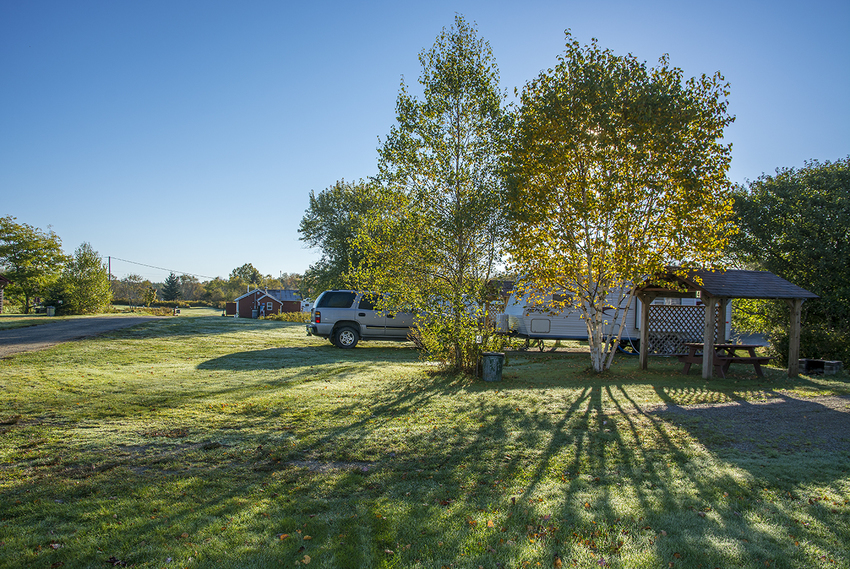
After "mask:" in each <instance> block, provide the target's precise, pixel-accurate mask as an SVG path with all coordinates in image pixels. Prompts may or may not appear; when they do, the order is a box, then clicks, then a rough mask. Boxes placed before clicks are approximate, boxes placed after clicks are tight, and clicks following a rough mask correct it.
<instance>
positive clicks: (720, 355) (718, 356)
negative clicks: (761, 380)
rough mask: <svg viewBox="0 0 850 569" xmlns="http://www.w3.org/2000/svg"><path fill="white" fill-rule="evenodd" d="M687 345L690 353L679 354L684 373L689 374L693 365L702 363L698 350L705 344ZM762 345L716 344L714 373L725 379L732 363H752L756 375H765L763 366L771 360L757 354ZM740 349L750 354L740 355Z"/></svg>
mask: <svg viewBox="0 0 850 569" xmlns="http://www.w3.org/2000/svg"><path fill="white" fill-rule="evenodd" d="M685 346H687V348H688V354H687V355H682V356H679V361H680V362H682V363H684V364H685V367H684V369H682V373H683V374H685V375H687V374H688V372H689V371H690V370H691V365H693V364H700V365H702V354H697V350H701V349H702V348H703V347H704V346H703V344H698V343H690V342H688V343H685ZM760 347H761V346H760V345H758V344H714V361H713V363H714V373H716V374H719V375H720V376H721V377H723V378H724V379H725V378H726V372H727V371H729V366H731V365H732V364H752V366H753V368H754V369H755V370H756V375H758V376H759V377H764V373H762V370H761V366H762V364H767V363H768V362H770V358H768V357H765V356H757V355H756V348H760ZM738 350H745V351H746V352H747V353H748V354H749V355H746V356H744V355H741V356H739V355H738V354H737V352H738Z"/></svg>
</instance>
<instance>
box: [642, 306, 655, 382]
mask: <svg viewBox="0 0 850 569" xmlns="http://www.w3.org/2000/svg"><path fill="white" fill-rule="evenodd" d="M638 298H639V299H640V361H639V362H638V363H639V366H640V369H647V367H648V366H649V305H650V304H652V301H653V300H654V299H655V295H652V294H642V295H640V296H638Z"/></svg>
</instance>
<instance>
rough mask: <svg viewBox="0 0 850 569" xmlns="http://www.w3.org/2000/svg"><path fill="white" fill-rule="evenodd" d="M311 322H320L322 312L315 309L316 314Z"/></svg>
mask: <svg viewBox="0 0 850 569" xmlns="http://www.w3.org/2000/svg"><path fill="white" fill-rule="evenodd" d="M313 322H315V323H316V324H321V323H322V313H321V312H319V311H318V310H317V311H316V316H315V317H314V318H313Z"/></svg>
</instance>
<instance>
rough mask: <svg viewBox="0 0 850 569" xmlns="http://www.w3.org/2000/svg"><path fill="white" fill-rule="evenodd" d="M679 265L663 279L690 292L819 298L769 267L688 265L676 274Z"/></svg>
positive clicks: (655, 288) (657, 289)
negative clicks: (688, 267)
mask: <svg viewBox="0 0 850 569" xmlns="http://www.w3.org/2000/svg"><path fill="white" fill-rule="evenodd" d="M677 271H680V269H678V268H677V267H669V268H668V270H667V274H666V275H662V276H661V277H660V280H664V281H669V282H671V283H674V284H678V285H679V286H684V287H686V288H687V289H688V291H690V292H700V293H705V294H707V295H709V296H714V297H724V298H788V299H791V298H803V299H807V298H818V295H816V294H815V293H813V292H809V291H807V290H806V289H803V288H800V287H798V286H797V285H795V284H792V283H790V282H788V281H786V280H785V279H783V278H782V277H778V276H776V275H774V274H773V273H771V272H769V271H747V270H740V269H729V270H719V271H712V270H708V269H688V270H686V273H685V276H681V275H677V274H676V272H677ZM640 290H642V291H644V292H661V291H663V290H664V288H663V287H659V286H655V285H645V286H643V287H640Z"/></svg>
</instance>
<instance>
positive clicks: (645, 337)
mask: <svg viewBox="0 0 850 569" xmlns="http://www.w3.org/2000/svg"><path fill="white" fill-rule="evenodd" d="M695 295H699V297H700V298H701V299H702V303H703V305H704V306H705V332H704V336H703V342H704V344H703V352H702V353H703V354H712V353H714V346H715V343H717V344H723V343H725V342H726V340H727V339H728V338H725V333H726V329H725V326H723V325H720V326H718V314H721V315H725V314H726V305H727V304H728V302H729V300H731V299H733V298H753V299H756V298H757V299H782V300H784V301H785V302H787V303H788V306H789V307H790V308H791V333H790V346H789V349H788V375H789V376H790V377H794V376H796V375H797V374H798V373H799V368H800V316H801V312H802V306H803V301H804V300H806V299H809V298H818V296H817V295H816V294H814V293H811V292H809V291H807V290H805V289H802V288H800V287H798V286H796V285H794V284H791V283H790V282H788V281H786V280H785V279H783V278H781V277H778V276H776V275H774V274H773V273H771V272H768V271H744V270H726V271H710V270H705V269H689V270H685V269H678V268H676V267H671V268H669V269H668V270H667V272H666V273H665V274H663V275H660V276H659V277H657V278H655V279H653V280H651V281H649V282H648V283H647V284H645V285H644V286H642V287H639V288H638V289H637V297H638V298H639V299H640V301H641V317H640V318H641V319H640V321H641V323H643V325H642V326H641V330H640V331H641V339H640V367H641V369H646V368H647V363H648V356H649V350H648V346H649V314H650V312H649V305H650V304H651V303H652V301H653V300H654V299H655V298H656V297H659V296H664V297H680V298H683V297H693V296H695ZM715 336H716V342H715ZM713 370H714V362H713V361H712V358H710V357H703V358H702V377H703V378H705V379H710V378H711V377H712V373H713Z"/></svg>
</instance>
